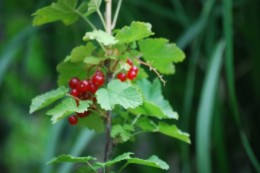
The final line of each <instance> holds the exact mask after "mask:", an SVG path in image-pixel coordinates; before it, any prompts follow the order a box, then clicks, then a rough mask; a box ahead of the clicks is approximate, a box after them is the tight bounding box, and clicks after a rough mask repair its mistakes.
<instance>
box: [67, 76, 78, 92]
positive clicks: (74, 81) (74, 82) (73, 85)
mask: <svg viewBox="0 0 260 173" xmlns="http://www.w3.org/2000/svg"><path fill="white" fill-rule="evenodd" d="M79 82H80V79H79V78H77V77H73V78H71V79H70V81H69V86H70V88H71V89H75V88H76V87H77V85H78V83H79Z"/></svg>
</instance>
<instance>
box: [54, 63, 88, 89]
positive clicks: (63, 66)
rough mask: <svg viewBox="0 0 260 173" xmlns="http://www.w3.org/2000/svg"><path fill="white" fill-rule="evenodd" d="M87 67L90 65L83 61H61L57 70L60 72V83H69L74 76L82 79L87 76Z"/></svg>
mask: <svg viewBox="0 0 260 173" xmlns="http://www.w3.org/2000/svg"><path fill="white" fill-rule="evenodd" d="M87 68H88V66H87V65H86V64H85V63H82V62H78V63H73V62H70V61H66V62H62V63H60V64H59V65H58V66H57V70H58V72H59V73H60V74H59V78H58V84H59V85H68V82H69V80H70V79H71V78H72V77H78V78H80V79H84V78H86V72H87Z"/></svg>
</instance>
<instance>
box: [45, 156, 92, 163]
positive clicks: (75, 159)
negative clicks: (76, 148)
mask: <svg viewBox="0 0 260 173" xmlns="http://www.w3.org/2000/svg"><path fill="white" fill-rule="evenodd" d="M90 160H96V158H94V157H91V156H88V157H73V156H70V155H66V154H62V155H60V156H58V157H55V158H53V159H51V160H50V161H49V162H47V164H52V163H62V162H72V163H86V162H88V161H90Z"/></svg>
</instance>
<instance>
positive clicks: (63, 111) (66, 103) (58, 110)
mask: <svg viewBox="0 0 260 173" xmlns="http://www.w3.org/2000/svg"><path fill="white" fill-rule="evenodd" d="M90 104H92V101H89V100H87V101H80V102H79V105H78V106H77V104H76V101H75V100H74V99H73V98H71V97H70V98H66V99H64V100H63V101H62V102H61V103H60V104H58V105H56V106H55V107H54V108H52V109H50V110H49V111H48V112H47V115H51V116H52V118H51V121H52V123H53V124H55V123H56V122H57V121H59V120H61V119H63V118H65V117H66V116H68V115H70V114H72V113H74V112H79V113H82V112H84V111H87V110H88V107H89V106H90Z"/></svg>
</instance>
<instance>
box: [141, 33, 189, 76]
mask: <svg viewBox="0 0 260 173" xmlns="http://www.w3.org/2000/svg"><path fill="white" fill-rule="evenodd" d="M138 45H139V47H140V50H141V52H142V54H143V58H144V59H145V61H147V62H149V63H150V64H151V65H152V66H153V67H155V68H156V69H157V70H158V71H159V72H161V73H163V74H173V73H174V66H173V63H177V62H181V61H183V60H184V58H185V55H184V53H183V52H182V50H180V49H179V48H178V47H177V46H176V45H175V44H173V43H169V41H168V40H166V39H163V38H156V39H145V40H141V41H139V42H138Z"/></svg>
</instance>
